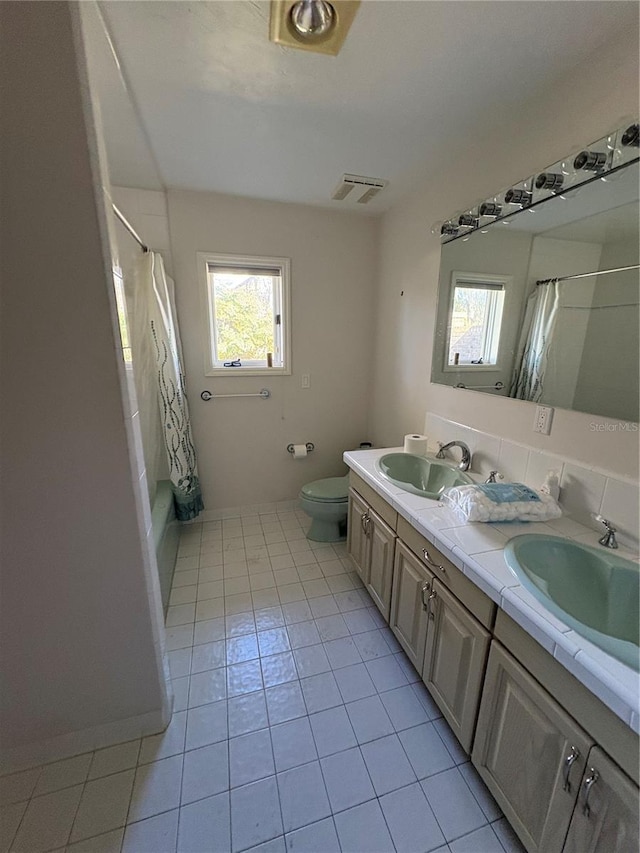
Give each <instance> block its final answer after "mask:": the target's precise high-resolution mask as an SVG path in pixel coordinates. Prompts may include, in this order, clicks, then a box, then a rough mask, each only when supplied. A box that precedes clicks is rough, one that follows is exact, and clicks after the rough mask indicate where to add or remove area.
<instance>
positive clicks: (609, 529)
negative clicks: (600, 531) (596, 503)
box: [594, 515, 618, 533]
mask: <svg viewBox="0 0 640 853" xmlns="http://www.w3.org/2000/svg"><path fill="white" fill-rule="evenodd" d="M594 518H595V520H596V521H599V522H600V524H604V526H605V527H606V528H607V533H617V532H618V528H617V527H614V526H613V525H612V524H611V522H610V521H607V519H606V518H604V516H602V515H594Z"/></svg>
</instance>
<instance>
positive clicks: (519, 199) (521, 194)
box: [504, 189, 533, 207]
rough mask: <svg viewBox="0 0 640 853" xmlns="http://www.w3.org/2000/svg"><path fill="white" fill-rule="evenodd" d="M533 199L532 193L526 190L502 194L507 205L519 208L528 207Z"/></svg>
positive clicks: (509, 191)
mask: <svg viewBox="0 0 640 853" xmlns="http://www.w3.org/2000/svg"><path fill="white" fill-rule="evenodd" d="M532 199H533V193H530V192H527V190H520V189H510V190H507V191H506V193H505V194H504V200H505V202H506V203H507V204H519V205H520V207H529V205H530V204H531V201H532Z"/></svg>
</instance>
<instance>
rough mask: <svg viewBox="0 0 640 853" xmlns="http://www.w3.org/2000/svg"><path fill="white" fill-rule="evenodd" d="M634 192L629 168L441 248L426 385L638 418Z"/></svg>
mask: <svg viewBox="0 0 640 853" xmlns="http://www.w3.org/2000/svg"><path fill="white" fill-rule="evenodd" d="M638 186H639V174H638V163H637V161H636V162H634V163H631V164H630V165H627V166H624V167H622V168H620V169H618V170H617V171H615V172H613V173H611V174H610V175H608V176H606V178H596V179H595V180H593V181H591V182H590V183H587V184H584V185H582V186H580V187H578V188H576V189H571V190H568V191H567V192H566V193H563V195H562V196H559V195H557V196H553V197H552V198H549V199H548V200H546V201H544V202H542V203H541V204H537V205H535V206H533V207H531V208H530V209H525V210H522V211H521V212H519V213H518V215H517V216H512V217H509V218H508V219H507V220H502V221H496V222H494V223H492V224H490V225H489V226H488V227H486V228H478V229H476V230H474V231H472V232H471V233H469V234H467V235H465V234H464V233H462V234H461V235H460V236H458V237H456V238H455V239H453V240H451V241H450V242H448V243H445V244H444V245H443V247H442V260H441V264H440V279H439V295H438V309H437V319H436V334H435V344H434V353H433V368H432V375H431V379H432V381H433V382H436V383H439V384H445V385H451V386H456V387H458V388H461V389H462V388H467V389H474V390H477V391H484V392H486V393H490V394H499V395H501V396H506V397H514V398H517V399H524V400H533V401H535V402H538V403H541V404H544V405H547V406H555V407H559V408H563V409H576V410H578V411H581V412H588V413H590V414H594V415H604V416H607V417H611V418H617V419H621V420H627V421H638V419H639V418H638V413H639V396H638V395H639V385H640V382H639V375H640V369H639V363H640V350H639V331H640V316H639V303H640V287H639V277H638V269H637V265H638V263H639V262H640V259H639V254H640V239H639V229H638V224H639V223H638V219H639V205H638V195H639V194H638ZM633 266H635V267H636V269H627V270H624V271H619V272H613V273H610V274H604V272H603V271H604V270H610V269H618V268H620V267H633ZM598 271H599V272H600V274H598V275H586V276H585V275H584V274H585V273H594V272H598ZM578 276H582V277H578ZM558 279H560V280H559V281H557V280H558ZM461 393H464V391H462V390H461Z"/></svg>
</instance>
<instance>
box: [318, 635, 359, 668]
mask: <svg viewBox="0 0 640 853" xmlns="http://www.w3.org/2000/svg"><path fill="white" fill-rule="evenodd" d="M324 648H325V651H326V653H327V657H328V658H329V662H330V664H331V668H332V669H342V667H345V666H352V665H353V664H356V663H361V661H362V658H361V657H360V652H359V651H358V649H357V647H356V644H355V643H354V642H353V640H352V638H351V637H340V638H339V639H337V640H329V642H327V643H325V644H324Z"/></svg>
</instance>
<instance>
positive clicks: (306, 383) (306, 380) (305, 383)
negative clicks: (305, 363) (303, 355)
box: [302, 373, 311, 388]
mask: <svg viewBox="0 0 640 853" xmlns="http://www.w3.org/2000/svg"><path fill="white" fill-rule="evenodd" d="M302 387H303V388H311V376H309V374H308V373H303V374H302Z"/></svg>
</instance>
